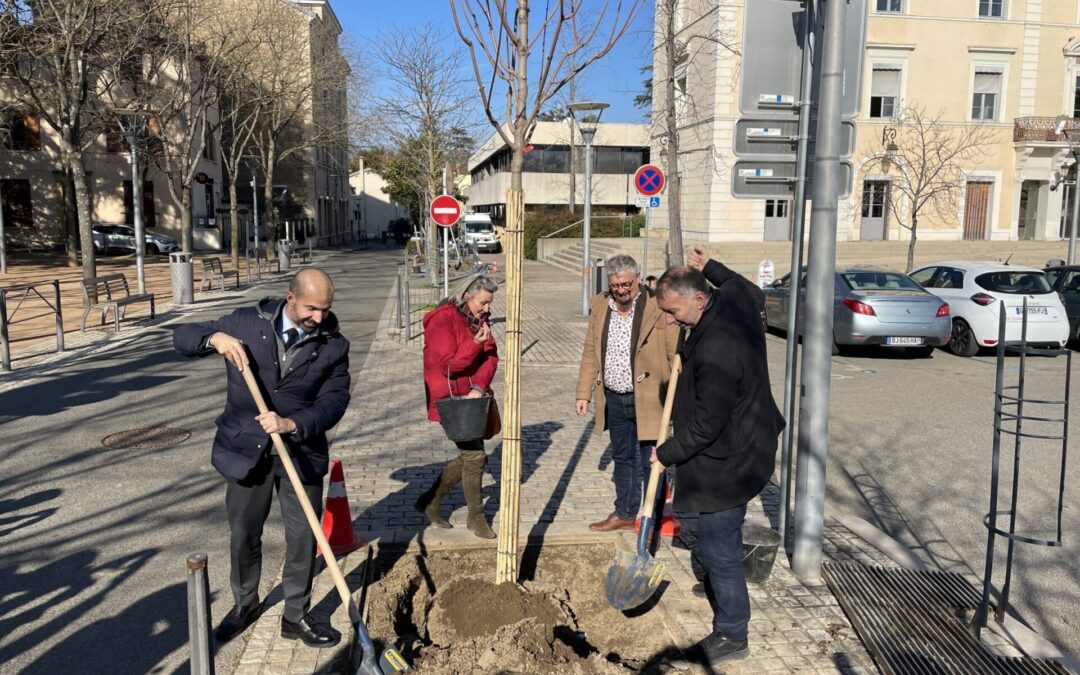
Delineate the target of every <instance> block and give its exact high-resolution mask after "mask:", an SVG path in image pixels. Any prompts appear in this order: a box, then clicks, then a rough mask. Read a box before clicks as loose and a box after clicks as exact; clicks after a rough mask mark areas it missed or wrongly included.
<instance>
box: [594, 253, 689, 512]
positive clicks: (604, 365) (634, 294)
mask: <svg viewBox="0 0 1080 675" xmlns="http://www.w3.org/2000/svg"><path fill="white" fill-rule="evenodd" d="M604 270H605V271H606V272H607V275H608V291H607V292H605V293H600V294H599V295H597V296H596V297H594V298H593V299H592V301H591V302H590V303H589V328H588V332H587V333H586V335H585V349H584V350H583V351H582V353H581V369H580V371H579V373H578V384H577V402H576V404H577V414H578V415H585V414H586V413H587V412H588V410H589V401H591V400H593V396H594V394H595V396H596V428H595V432H596V433H597V434H598V435H599V434H601V433H603V431H604V430H605V429H607V430H608V431H610V432H611V459H612V464H614V471H613V472H612V482H614V483H615V510H614V511H613V512H612V513H611V515H609V516H608V517H607V518H605V519H604V520H601V521H600V522H597V523H592V524H591V525H589V528H590V529H592V530H596V531H599V532H610V531H612V530H618V529H624V528H625V529H633V528H634V521H635V519H636V516H637V512H638V507H639V506H640V505H641V494H642V489H641V488H642V482H643V480H644V478H645V476H646V472H647V471H648V470H649V455H650V454H651V450H652V447H653V446H654V445H655V444H656V431H657V426H659V424H660V415H661V412H662V410H663V395H664V393H665V391H666V388H667V383H668V377H669V376H670V372H671V360H672V358H673V357H674V356H675V348H676V346H677V344H678V341H679V330H680V329H679V327H678V325H675V324H672V325H668V324H667V322H666V321H665V318H664V316H665V315H664V313H663V312H661V311H660V308H659V307H657V305H656V300H655V299H654V298H653V297H652V294H651V293H650V292H649V290H648V289H646V288H643V287H642V286H641V269H640V268H639V267H638V264H637V262H635V261H634V259H633V258H631V257H630V256H627V255H617V256H615V257H613V258H612V259H611V260H608V261H607V264H606V265H605V267H604Z"/></svg>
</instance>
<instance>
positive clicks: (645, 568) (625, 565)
mask: <svg viewBox="0 0 1080 675" xmlns="http://www.w3.org/2000/svg"><path fill="white" fill-rule="evenodd" d="M665 569H666V568H665V566H664V563H662V562H657V561H656V560H654V559H653V557H652V556H651V555H649V554H648V553H645V554H639V553H631V552H629V551H617V552H616V553H615V560H614V561H613V562H612V563H611V568H610V569H609V570H608V573H607V581H606V582H605V584H604V590H605V591H606V592H607V601H608V604H610V605H611V606H612V607H614V608H615V609H618V610H623V611H625V610H628V609H633V608H635V607H637V606H638V605H640V604H642V603H643V602H645V601H646V600H648V599H649V598H650V597H652V594H653V593H655V592H656V589H657V587H658V586H660V582H661V581H663V580H664V571H665Z"/></svg>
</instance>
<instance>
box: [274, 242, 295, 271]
mask: <svg viewBox="0 0 1080 675" xmlns="http://www.w3.org/2000/svg"><path fill="white" fill-rule="evenodd" d="M277 255H278V268H279V269H280V270H281V271H282V272H284V271H285V270H287V269H291V268H292V242H290V241H289V240H288V239H278V243H277Z"/></svg>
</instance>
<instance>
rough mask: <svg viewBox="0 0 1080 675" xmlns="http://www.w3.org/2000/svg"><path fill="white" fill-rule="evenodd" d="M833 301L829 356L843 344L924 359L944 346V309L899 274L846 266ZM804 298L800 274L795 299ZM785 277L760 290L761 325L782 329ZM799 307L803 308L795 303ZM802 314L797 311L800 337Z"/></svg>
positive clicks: (946, 328)
mask: <svg viewBox="0 0 1080 675" xmlns="http://www.w3.org/2000/svg"><path fill="white" fill-rule="evenodd" d="M834 291H835V293H834V296H833V343H834V347H833V353H836V352H837V351H839V347H841V346H844V345H881V346H883V347H896V348H901V347H902V348H905V349H907V350H908V351H909V352H910V353H912V354H915V355H918V356H929V355H930V353H931V352H933V351H934V347H938V346H942V345H944V344H946V343H947V342H948V341H949V327H950V323H949V305H948V303H944V302H942V301H941V300H940V299H939V298H937V297H935V296H934V295H932V294H930V293H928V292H927V291H926V290H925V289H923V288H922V287H921V286H919V285H918V284H917V283H915V282H914V281H912V280H911V279H910V278H908V277H907V276H905V275H904V274H902V273H900V272H896V271H893V270H889V269H884V268H878V267H848V268H844V269H840V270H838V271H837V272H836V280H835V284H834ZM805 296H806V274H805V272H804V273H803V278H802V283H801V284H800V298H801V299H805ZM790 306H791V275H790V274H788V275H785V276H784V277H783V278H781V279H778V280H776V281H774V282H773V283H772V285H770V286H767V287H766V288H765V324H766V326H769V327H773V328H779V329H781V330H784V329H786V328H787V321H788V311H789V308H790ZM799 306H800V307H803V306H804V305H803V304H802V303H801V302H800V305H799ZM804 317H805V314H804V312H803V311H801V310H800V311H799V317H798V323H797V325H798V329H799V333H800V334H802V331H803V323H804V321H803V320H804Z"/></svg>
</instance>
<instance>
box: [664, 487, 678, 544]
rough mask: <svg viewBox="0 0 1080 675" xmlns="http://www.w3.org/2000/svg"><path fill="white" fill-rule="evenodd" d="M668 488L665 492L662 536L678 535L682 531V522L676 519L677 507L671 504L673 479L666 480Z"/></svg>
mask: <svg viewBox="0 0 1080 675" xmlns="http://www.w3.org/2000/svg"><path fill="white" fill-rule="evenodd" d="M664 485H665V487H666V488H667V490H666V491H665V494H664V515H663V516H662V517H661V518H660V536H661V537H677V536H678V535H679V533H680V532H682V524H681V523H679V521H677V520H675V509H674V508H673V507H672V505H671V496H672V491H671V481H665V482H664Z"/></svg>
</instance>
